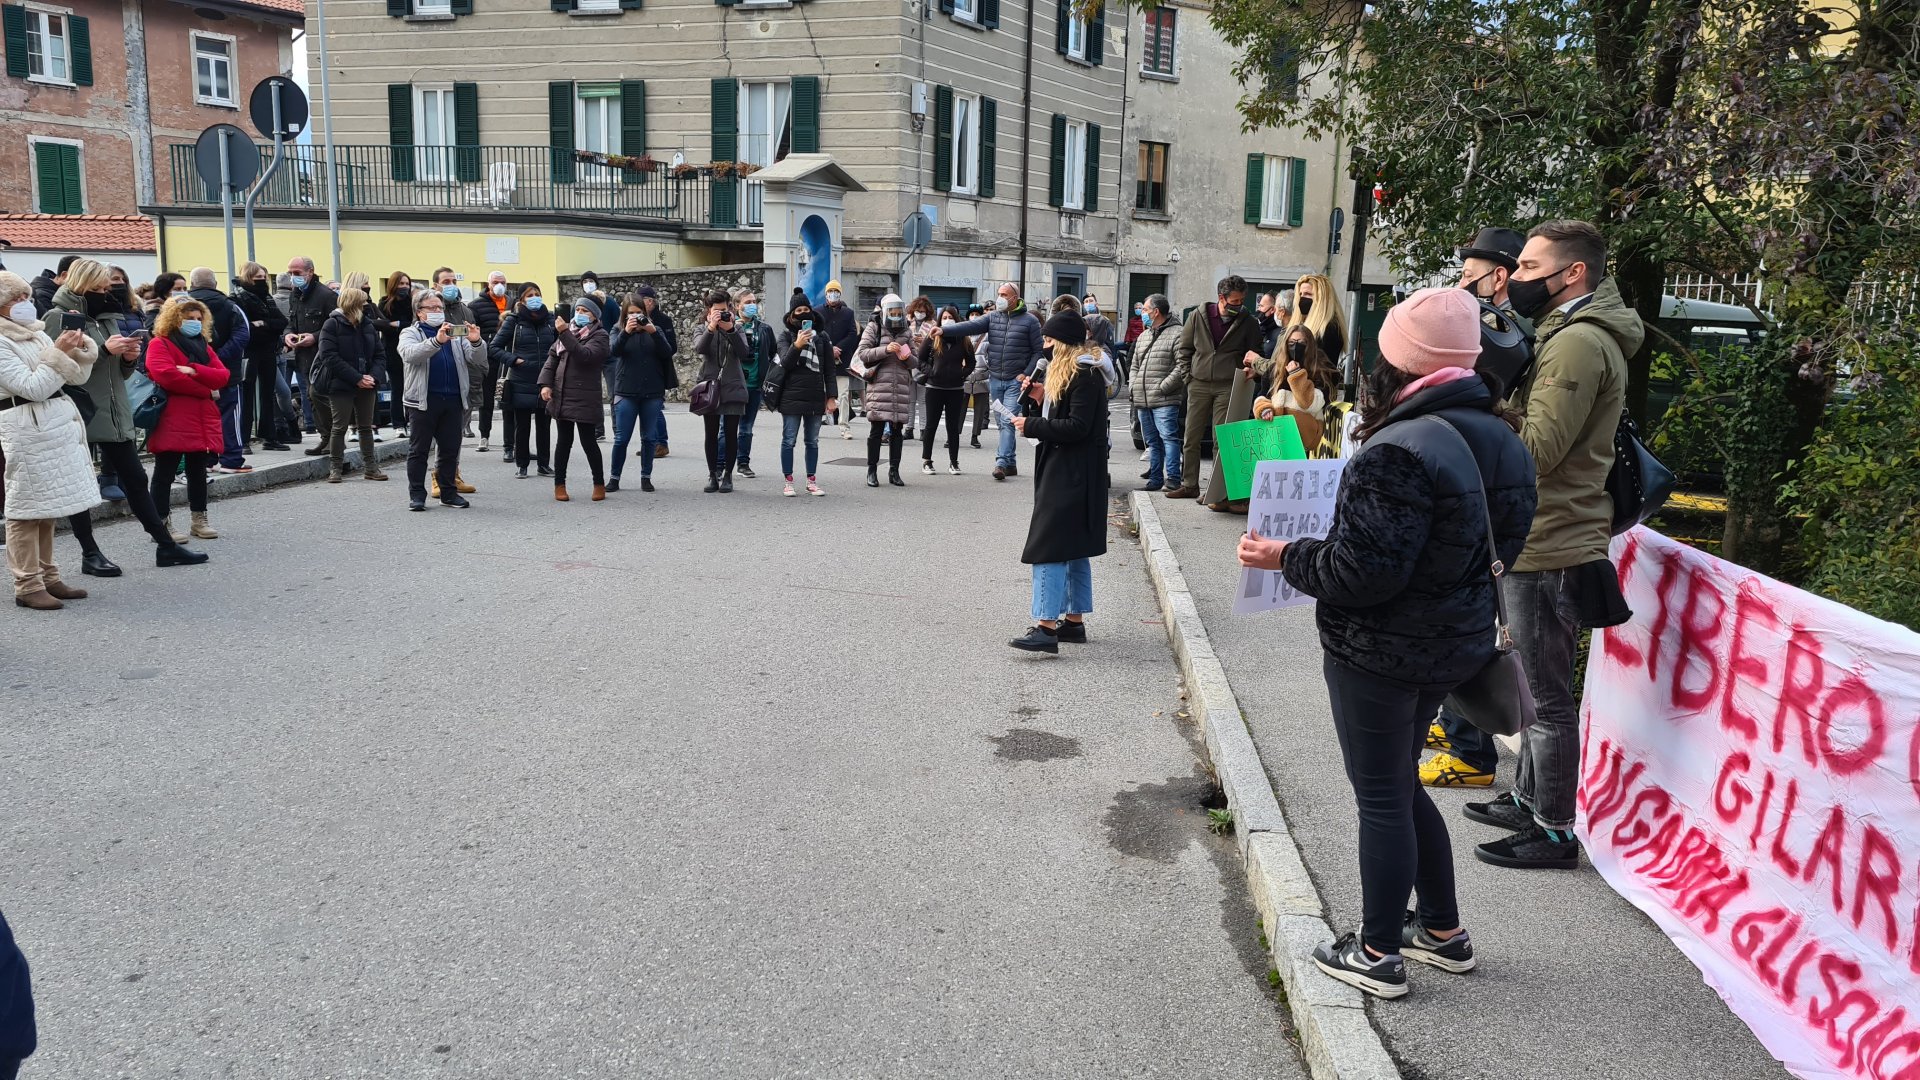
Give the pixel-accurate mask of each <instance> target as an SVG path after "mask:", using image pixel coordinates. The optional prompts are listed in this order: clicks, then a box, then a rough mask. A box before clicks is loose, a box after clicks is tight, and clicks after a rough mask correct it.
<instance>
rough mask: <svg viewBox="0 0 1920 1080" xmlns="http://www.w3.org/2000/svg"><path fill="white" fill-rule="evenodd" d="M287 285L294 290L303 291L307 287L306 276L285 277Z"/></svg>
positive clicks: (293, 275) (290, 275)
mask: <svg viewBox="0 0 1920 1080" xmlns="http://www.w3.org/2000/svg"><path fill="white" fill-rule="evenodd" d="M287 284H289V285H291V286H293V287H294V288H296V289H305V288H306V287H307V276H306V275H305V274H289V275H287Z"/></svg>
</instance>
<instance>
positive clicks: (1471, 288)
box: [1460, 270, 1500, 303]
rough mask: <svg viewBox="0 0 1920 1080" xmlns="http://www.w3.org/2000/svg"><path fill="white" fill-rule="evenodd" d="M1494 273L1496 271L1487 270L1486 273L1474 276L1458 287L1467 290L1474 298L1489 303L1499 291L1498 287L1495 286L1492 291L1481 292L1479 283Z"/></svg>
mask: <svg viewBox="0 0 1920 1080" xmlns="http://www.w3.org/2000/svg"><path fill="white" fill-rule="evenodd" d="M1495 273H1496V271H1493V270H1489V271H1487V272H1486V273H1484V274H1481V275H1480V276H1479V277H1477V278H1474V279H1473V280H1472V281H1469V282H1466V283H1465V284H1463V285H1461V286H1460V287H1461V288H1463V289H1465V290H1467V292H1469V293H1471V294H1472V295H1473V298H1474V299H1475V300H1485V301H1488V302H1489V303H1491V302H1492V300H1493V298H1494V296H1496V295H1498V294H1499V292H1500V290H1499V288H1498V287H1497V286H1496V287H1495V288H1494V291H1493V292H1492V293H1482V292H1481V291H1480V283H1481V282H1483V281H1486V280H1487V279H1488V278H1491V277H1492V276H1493V275H1494V274H1495Z"/></svg>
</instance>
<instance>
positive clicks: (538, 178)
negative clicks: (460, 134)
mask: <svg viewBox="0 0 1920 1080" xmlns="http://www.w3.org/2000/svg"><path fill="white" fill-rule="evenodd" d="M167 150H168V153H167V166H168V173H169V175H170V176H171V178H172V182H173V188H172V190H173V204H174V205H177V206H205V205H214V204H218V203H219V201H220V199H219V193H218V192H217V191H216V190H215V189H214V188H213V186H212V185H209V184H206V183H204V182H202V181H201V179H200V177H199V174H198V173H197V172H196V171H195V170H194V165H193V146H192V145H191V144H188V143H176V144H173V145H171V146H169V147H168V148H167ZM272 152H273V151H272V147H271V146H266V145H263V146H262V147H261V148H260V154H261V162H262V164H261V169H262V171H265V168H266V162H267V161H268V160H270V159H271V157H272ZM286 154H287V159H286V161H285V162H283V163H282V164H281V166H280V170H279V172H277V173H276V174H275V175H274V177H273V179H272V180H271V181H269V182H268V184H267V186H266V188H265V189H264V190H262V191H261V193H260V196H259V198H258V199H256V200H255V202H254V206H255V207H256V208H260V209H289V208H292V209H303V210H304V209H315V210H324V209H326V206H327V167H326V151H325V149H324V148H322V147H319V146H304V145H302V146H288V147H286ZM334 162H335V169H336V172H337V176H338V182H339V183H338V186H339V192H340V208H341V209H343V210H354V209H358V210H465V211H486V210H498V211H513V210H527V211H555V212H565V213H579V214H608V215H613V216H617V217H623V218H648V219H653V220H658V221H665V222H673V223H677V224H682V225H696V226H702V227H712V226H718V227H723V228H727V227H733V226H734V225H735V224H737V222H736V221H735V220H732V219H733V218H735V217H736V216H737V215H736V214H734V213H731V212H729V211H731V210H732V209H733V208H735V207H737V206H738V204H739V200H738V197H737V195H736V196H734V198H733V199H731V200H729V199H725V198H723V199H722V200H720V206H719V207H718V208H716V207H715V205H714V203H715V200H714V199H713V194H714V190H715V188H729V189H731V188H733V187H734V186H736V185H738V184H739V183H740V181H739V180H737V179H734V178H724V179H716V178H714V177H712V176H710V175H708V174H706V173H704V172H699V171H689V170H671V169H669V168H667V167H666V166H658V167H656V168H655V169H654V170H653V171H643V170H642V169H641V168H639V167H638V166H637V163H636V165H635V166H632V167H627V168H614V167H611V166H609V165H606V164H600V163H596V162H594V161H590V160H581V159H579V158H578V157H577V156H576V155H575V154H573V153H572V152H570V151H565V150H556V149H554V148H552V147H546V146H459V147H453V146H416V147H395V146H382V145H335V146H334ZM676 172H678V173H679V175H676ZM724 194H732V192H731V191H729V192H725V193H724ZM729 201H731V202H732V206H731V207H730V206H728V205H727V204H728V202H729ZM236 202H237V200H236ZM716 209H718V211H719V212H718V213H716V212H715V211H716Z"/></svg>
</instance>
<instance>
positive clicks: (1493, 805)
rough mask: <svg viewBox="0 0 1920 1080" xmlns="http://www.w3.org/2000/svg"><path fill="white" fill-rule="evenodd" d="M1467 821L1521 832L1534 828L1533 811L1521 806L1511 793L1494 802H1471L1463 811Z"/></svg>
mask: <svg viewBox="0 0 1920 1080" xmlns="http://www.w3.org/2000/svg"><path fill="white" fill-rule="evenodd" d="M1460 812H1461V813H1463V814H1465V815H1467V820H1469V821H1477V822H1479V823H1480V824H1482V825H1494V826H1497V827H1499V828H1502V829H1512V830H1513V831H1514V832H1519V831H1521V830H1522V829H1530V828H1532V827H1533V811H1531V810H1529V809H1527V808H1526V807H1525V806H1523V805H1521V803H1520V800H1519V799H1517V798H1515V797H1514V794H1513V792H1511V791H1509V792H1507V793H1506V794H1505V795H1502V796H1500V797H1499V798H1497V799H1495V800H1493V801H1492V802H1470V803H1468V804H1467V805H1466V806H1465V807H1464V808H1462V809H1461V811H1460Z"/></svg>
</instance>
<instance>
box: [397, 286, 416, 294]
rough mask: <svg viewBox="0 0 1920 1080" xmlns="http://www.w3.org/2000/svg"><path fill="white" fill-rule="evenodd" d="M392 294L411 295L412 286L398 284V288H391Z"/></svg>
mask: <svg viewBox="0 0 1920 1080" xmlns="http://www.w3.org/2000/svg"><path fill="white" fill-rule="evenodd" d="M393 295H395V296H412V295H413V286H411V285H402V286H400V287H398V288H396V289H394V290H393Z"/></svg>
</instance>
